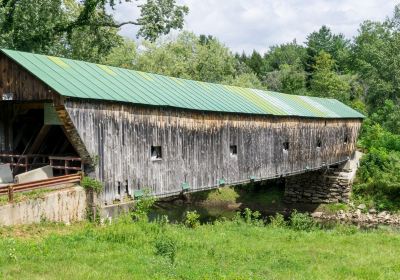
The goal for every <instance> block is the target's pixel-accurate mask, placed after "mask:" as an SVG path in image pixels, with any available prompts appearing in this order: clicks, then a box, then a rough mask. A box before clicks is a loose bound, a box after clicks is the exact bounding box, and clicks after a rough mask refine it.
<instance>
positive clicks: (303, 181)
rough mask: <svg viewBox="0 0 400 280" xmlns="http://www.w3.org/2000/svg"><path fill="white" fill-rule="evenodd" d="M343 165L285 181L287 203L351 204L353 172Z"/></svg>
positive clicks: (296, 176) (288, 178) (291, 177)
mask: <svg viewBox="0 0 400 280" xmlns="http://www.w3.org/2000/svg"><path fill="white" fill-rule="evenodd" d="M345 166H346V164H342V165H340V166H337V167H335V168H332V167H331V168H325V169H321V170H317V171H310V172H307V173H303V174H299V175H295V176H290V177H287V178H286V179H285V202H286V203H316V204H317V203H318V204H321V203H337V202H344V203H347V202H349V198H350V194H351V186H352V181H353V180H352V176H351V175H352V173H353V170H348V169H346V168H345Z"/></svg>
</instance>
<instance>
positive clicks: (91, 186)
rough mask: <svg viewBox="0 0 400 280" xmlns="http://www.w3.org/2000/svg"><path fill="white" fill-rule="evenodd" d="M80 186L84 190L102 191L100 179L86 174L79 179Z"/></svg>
mask: <svg viewBox="0 0 400 280" xmlns="http://www.w3.org/2000/svg"><path fill="white" fill-rule="evenodd" d="M81 186H82V187H83V188H84V189H85V190H93V191H94V192H95V193H101V192H102V191H103V184H102V183H101V182H100V181H98V180H96V179H93V178H90V177H88V176H85V177H83V179H82V180H81Z"/></svg>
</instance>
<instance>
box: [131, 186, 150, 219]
mask: <svg viewBox="0 0 400 280" xmlns="http://www.w3.org/2000/svg"><path fill="white" fill-rule="evenodd" d="M155 202H156V199H155V197H154V196H152V195H151V193H150V190H149V189H146V190H144V195H143V196H142V197H141V198H139V199H138V201H137V202H136V204H135V209H134V211H133V212H132V213H131V216H132V218H133V219H134V220H135V221H147V220H148V214H149V212H150V210H151V208H152V207H153V205H154V203H155Z"/></svg>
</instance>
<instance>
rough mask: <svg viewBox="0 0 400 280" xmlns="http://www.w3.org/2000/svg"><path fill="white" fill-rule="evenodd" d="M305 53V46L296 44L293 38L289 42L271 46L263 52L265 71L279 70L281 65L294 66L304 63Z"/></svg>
mask: <svg viewBox="0 0 400 280" xmlns="http://www.w3.org/2000/svg"><path fill="white" fill-rule="evenodd" d="M306 55H307V51H306V48H305V47H303V46H301V45H299V44H297V42H296V41H295V40H294V41H293V42H291V43H287V44H281V45H276V46H272V47H271V48H270V50H269V52H268V53H267V54H265V64H266V66H265V67H266V71H268V72H271V71H274V70H279V69H281V67H282V65H289V66H296V67H297V66H300V65H304V64H305V60H306Z"/></svg>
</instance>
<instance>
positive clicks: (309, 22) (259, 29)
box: [115, 0, 400, 52]
mask: <svg viewBox="0 0 400 280" xmlns="http://www.w3.org/2000/svg"><path fill="white" fill-rule="evenodd" d="M178 2H179V3H180V4H185V5H187V6H188V7H189V9H190V12H189V15H188V16H187V17H186V19H185V29H186V30H189V31H193V32H194V33H196V34H207V35H208V34H210V35H214V36H216V37H217V38H218V39H220V40H221V41H222V42H224V43H225V44H226V45H227V46H229V47H230V48H231V49H232V50H233V51H235V52H241V51H242V50H245V51H246V52H251V51H252V50H253V49H256V50H258V51H266V50H267V49H268V47H269V46H271V45H275V44H280V43H285V42H289V41H292V40H293V39H296V40H297V41H298V42H299V43H302V42H304V41H305V39H306V36H307V35H308V34H309V33H311V32H313V31H315V30H318V29H319V28H320V27H321V26H322V25H327V26H329V27H330V28H331V29H332V30H333V32H335V33H339V32H340V33H343V34H345V35H346V36H347V37H348V38H352V37H353V36H354V35H356V34H357V29H358V27H359V25H360V23H361V22H363V21H364V20H367V19H370V20H383V19H385V18H386V17H388V16H391V15H392V13H393V10H394V6H395V5H396V4H397V3H398V2H400V1H399V0H201V1H199V0H178ZM115 15H116V17H117V19H118V20H121V21H122V20H129V19H135V18H137V16H138V9H137V8H136V6H135V5H134V4H132V3H125V4H121V5H119V6H118V7H117V10H116V11H115ZM136 31H137V28H136V27H124V28H123V29H122V31H121V34H122V35H124V36H128V37H131V38H135V35H136Z"/></svg>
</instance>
